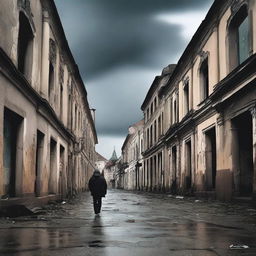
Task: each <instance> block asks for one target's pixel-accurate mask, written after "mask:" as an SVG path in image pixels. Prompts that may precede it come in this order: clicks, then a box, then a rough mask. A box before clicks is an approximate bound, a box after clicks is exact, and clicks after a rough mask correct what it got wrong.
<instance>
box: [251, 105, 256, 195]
mask: <svg viewBox="0 0 256 256" xmlns="http://www.w3.org/2000/svg"><path fill="white" fill-rule="evenodd" d="M251 114H252V145H253V197H254V198H255V199H256V106H254V107H253V108H252V109H251Z"/></svg>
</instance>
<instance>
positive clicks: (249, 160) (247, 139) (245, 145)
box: [232, 112, 253, 196]
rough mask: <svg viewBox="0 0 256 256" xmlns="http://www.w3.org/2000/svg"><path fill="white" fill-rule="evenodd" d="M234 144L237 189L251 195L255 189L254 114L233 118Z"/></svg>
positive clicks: (242, 193) (240, 192)
mask: <svg viewBox="0 0 256 256" xmlns="http://www.w3.org/2000/svg"><path fill="white" fill-rule="evenodd" d="M232 128H233V129H232V131H233V137H232V139H233V140H234V145H236V146H235V147H234V148H232V150H233V160H234V165H236V166H235V167H236V170H235V173H234V177H235V179H236V180H235V184H236V190H238V192H239V194H240V195H241V196H250V195H251V194H252V191H253V143H252V136H253V135H252V116H251V114H250V112H245V113H243V114H241V115H239V116H238V117H236V118H234V119H233V120H232Z"/></svg>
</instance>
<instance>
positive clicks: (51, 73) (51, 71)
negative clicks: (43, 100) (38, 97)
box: [48, 62, 54, 101]
mask: <svg viewBox="0 0 256 256" xmlns="http://www.w3.org/2000/svg"><path fill="white" fill-rule="evenodd" d="M48 79H49V80H48V97H49V99H51V98H52V96H53V95H54V67H53V65H52V63H51V62H50V63H49V78H48ZM50 101H51V100H50Z"/></svg>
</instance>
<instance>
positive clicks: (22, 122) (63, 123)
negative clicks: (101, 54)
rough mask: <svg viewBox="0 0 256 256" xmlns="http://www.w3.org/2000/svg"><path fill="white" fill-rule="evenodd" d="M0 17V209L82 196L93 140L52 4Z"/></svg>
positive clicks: (11, 8) (17, 2) (24, 5)
mask: <svg viewBox="0 0 256 256" xmlns="http://www.w3.org/2000/svg"><path fill="white" fill-rule="evenodd" d="M0 13H1V15H0V32H1V35H4V36H2V37H1V39H0V55H1V57H0V65H1V68H0V81H1V82H0V92H1V93H0V198H1V199H0V206H1V205H4V204H6V203H8V201H11V202H13V203H15V199H17V200H20V199H21V198H29V199H30V200H34V201H37V202H41V201H42V200H45V201H47V200H49V199H55V198H56V197H59V196H66V195H67V194H68V193H70V194H75V193H78V192H79V191H82V190H85V189H86V187H87V182H88V179H89V177H90V176H91V174H92V171H93V169H94V164H95V157H96V155H95V144H96V143H97V134H96V130H95V125H94V120H93V117H92V114H91V110H90V108H89V104H88V101H87V92H86V89H85V87H84V84H83V81H82V78H81V77H80V74H79V70H78V67H77V65H76V63H75V61H74V58H73V56H72V53H71V51H70V49H69V46H68V43H67V39H66V37H65V34H64V31H63V28H62V25H61V21H60V18H59V15H58V13H57V9H56V6H55V4H54V1H53V0H42V1H40V0H37V1H29V0H8V1H1V10H0ZM4 199H5V200H4ZM8 199H11V200H8Z"/></svg>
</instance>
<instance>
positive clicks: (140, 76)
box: [55, 0, 213, 159]
mask: <svg viewBox="0 0 256 256" xmlns="http://www.w3.org/2000/svg"><path fill="white" fill-rule="evenodd" d="M55 2H56V5H57V8H58V11H59V15H60V17H61V20H62V24H63V27H64V30H65V33H66V36H67V39H68V42H69V46H70V48H71V50H72V53H73V55H74V57H75V60H76V62H77V64H78V66H79V69H80V73H81V76H82V78H83V80H84V83H85V86H86V89H87V92H88V100H89V104H90V107H91V108H95V109H96V129H97V133H98V139H99V144H98V145H97V146H96V150H97V151H98V152H99V153H100V154H102V155H103V156H104V157H106V158H108V159H109V158H110V156H111V154H112V151H113V149H114V147H115V148H116V151H117V154H118V156H120V152H121V146H122V143H123V141H124V139H125V136H126V134H127V131H128V127H129V126H130V125H132V124H133V123H135V122H137V121H139V120H140V119H142V117H143V116H142V112H141V110H140V106H141V104H142V102H143V100H144V98H145V96H146V93H147V91H148V89H149V87H150V86H151V83H152V82H153V80H154V77H155V76H156V75H159V74H160V73H161V70H162V69H163V68H164V67H165V66H167V65H168V64H172V63H177V61H178V59H179V58H180V56H181V54H182V52H183V51H184V50H185V47H186V45H187V44H188V42H189V41H190V39H191V37H192V36H193V34H194V32H195V31H196V29H197V28H198V26H199V25H200V23H201V22H202V20H203V19H204V17H205V15H206V13H207V11H208V10H209V8H210V6H211V4H212V3H213V0H72V1H71V0H55Z"/></svg>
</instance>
